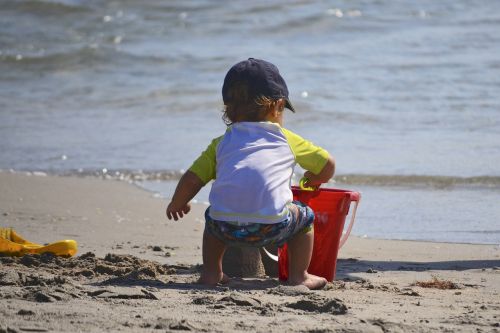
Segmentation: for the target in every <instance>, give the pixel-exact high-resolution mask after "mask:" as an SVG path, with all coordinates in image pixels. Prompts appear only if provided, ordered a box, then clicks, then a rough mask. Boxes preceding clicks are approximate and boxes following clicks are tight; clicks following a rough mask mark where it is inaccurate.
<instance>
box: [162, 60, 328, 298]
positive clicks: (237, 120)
mask: <svg viewBox="0 0 500 333" xmlns="http://www.w3.org/2000/svg"><path fill="white" fill-rule="evenodd" d="M222 97H223V100H224V105H225V109H224V115H223V119H224V121H225V123H226V124H227V125H228V128H227V130H226V132H225V134H224V135H222V136H220V137H218V138H216V139H214V140H213V141H212V143H211V144H210V145H209V146H208V148H207V149H206V150H205V151H204V152H203V153H202V154H201V156H200V157H199V158H198V159H197V160H196V161H195V162H194V163H193V165H192V166H191V168H189V170H188V171H187V172H186V173H185V174H184V175H183V176H182V178H181V179H180V181H179V184H178V185H177V188H176V190H175V193H174V196H173V198H172V201H171V202H170V204H169V205H168V207H167V211H166V213H167V217H168V218H169V219H172V218H173V219H174V220H175V221H177V220H178V219H179V218H182V217H183V216H184V214H187V213H188V212H189V210H190V205H189V201H190V200H191V199H192V198H193V197H194V196H195V195H196V193H198V191H199V190H200V189H201V188H202V187H203V186H204V185H205V184H207V183H208V182H209V181H210V180H215V181H214V182H213V184H212V189H211V191H210V197H209V201H210V207H208V209H207V210H206V212H205V220H206V224H205V232H204V234H203V250H202V252H203V271H202V273H201V277H200V282H201V283H203V284H208V285H215V284H217V283H225V282H227V281H228V277H227V276H226V275H225V274H224V273H223V271H222V257H223V255H224V251H225V250H226V247H227V246H228V245H230V246H254V247H262V246H266V245H269V244H276V245H277V246H283V244H284V243H286V242H287V243H288V256H289V278H288V284H290V285H299V284H303V285H305V286H307V287H308V288H310V289H319V288H322V287H323V286H324V285H325V284H326V280H325V279H324V278H322V277H319V276H315V275H312V274H309V273H308V272H307V267H308V266H309V262H310V260H311V253H312V249H313V240H314V239H313V231H312V222H313V219H314V213H313V212H312V210H311V209H310V208H309V207H308V206H306V205H304V204H303V203H301V202H298V201H293V202H292V200H293V195H292V191H291V188H290V182H291V177H292V174H293V168H294V166H295V164H296V163H299V165H300V166H302V167H303V168H304V169H306V170H307V171H306V172H305V173H304V176H305V177H306V178H307V179H308V181H307V182H306V184H305V185H306V186H313V187H317V186H319V185H320V184H322V183H325V182H327V181H328V180H329V179H330V178H331V177H332V176H333V173H334V170H335V163H334V161H333V159H332V158H331V157H330V155H329V154H328V152H327V151H325V150H324V149H322V148H320V147H317V146H314V145H313V144H312V143H311V142H309V141H306V140H304V139H303V138H301V137H300V136H298V135H297V134H294V133H292V132H290V131H289V130H286V129H285V128H283V127H282V126H283V117H284V109H285V108H288V109H290V110H291V111H292V112H295V110H294V108H293V106H292V104H291V103H290V101H289V100H288V88H287V86H286V83H285V81H284V80H283V78H282V77H281V75H280V74H279V71H278V69H277V68H276V66H274V65H273V64H271V63H269V62H266V61H264V60H259V59H253V58H250V59H248V60H245V61H242V62H239V63H237V64H236V65H234V66H233V67H232V68H231V69H230V70H229V72H228V73H227V75H226V77H225V79H224V85H223V87H222Z"/></svg>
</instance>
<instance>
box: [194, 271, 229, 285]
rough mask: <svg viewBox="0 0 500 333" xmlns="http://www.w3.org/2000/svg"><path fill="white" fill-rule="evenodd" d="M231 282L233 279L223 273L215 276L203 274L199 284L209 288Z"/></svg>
mask: <svg viewBox="0 0 500 333" xmlns="http://www.w3.org/2000/svg"><path fill="white" fill-rule="evenodd" d="M230 280H231V279H230V278H229V276H227V275H226V274H224V273H223V272H222V273H220V274H215V275H211V274H205V273H201V276H200V279H199V280H198V282H197V283H199V284H204V285H207V286H216V285H217V284H226V283H228V282H229V281H230Z"/></svg>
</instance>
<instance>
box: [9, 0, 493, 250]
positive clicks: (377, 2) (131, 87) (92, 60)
mask: <svg viewBox="0 0 500 333" xmlns="http://www.w3.org/2000/svg"><path fill="white" fill-rule="evenodd" d="M498 31H500V2H498V1H469V0H458V1H455V0H453V1H452V0H443V1H430V0H428V1H409V0H408V1H385V0H364V1H284V0H283V1H277V0H272V1H252V2H246V1H160V0H156V1H127V0H119V1H105V0H86V1H78V0H53V1H52V0H51V1H49V0H37V1H34V0H31V1H23V0H16V1H6V0H0V169H4V170H8V169H14V170H24V171H44V172H49V173H55V174H76V175H97V176H103V175H104V176H107V177H115V178H121V179H128V180H134V181H135V182H137V183H139V184H140V185H141V186H143V187H145V188H147V189H149V190H152V191H155V192H158V193H160V194H161V195H163V196H165V197H166V198H168V197H170V196H171V195H172V193H173V190H174V188H175V183H176V181H177V180H178V179H179V177H180V175H181V174H182V171H183V170H185V169H186V168H188V167H189V166H190V164H191V162H192V160H193V159H195V158H196V157H197V156H198V155H199V153H200V152H201V151H202V150H203V149H204V148H205V147H206V146H207V145H208V143H209V142H210V140H211V139H212V138H213V137H216V136H219V135H221V134H222V133H223V132H224V130H225V125H224V124H223V122H222V121H221V109H222V99H221V92H220V91H221V86H222V81H223V78H224V75H225V73H226V71H227V70H228V69H229V68H230V66H232V65H233V64H234V63H236V62H238V61H240V60H243V59H246V58H248V57H255V58H263V59H266V60H268V61H271V62H273V63H275V64H276V65H277V66H278V67H279V68H280V71H281V73H282V75H283V76H284V78H285V80H286V81H287V84H288V87H289V90H290V99H291V101H292V103H293V104H294V106H295V108H296V109H297V113H296V114H292V113H291V112H288V113H287V114H286V115H285V127H287V128H289V129H290V130H292V131H295V132H296V133H298V134H300V135H302V136H303V137H305V138H307V139H310V140H312V141H313V142H314V143H316V144H318V145H320V146H322V147H324V148H326V149H327V150H328V151H330V153H331V154H332V155H333V156H334V157H335V159H336V162H337V176H336V178H335V179H334V181H333V182H331V183H330V184H328V185H327V186H331V187H343V188H350V189H354V190H359V191H361V192H362V195H363V199H362V202H361V204H360V208H359V210H358V217H357V221H356V224H355V227H354V229H353V233H354V234H357V235H361V236H365V235H366V236H368V237H377V238H390V239H418V240H431V241H449V242H471V243H493V244H499V243H500V94H499V92H500V58H499V56H498V55H499V54H500V34H498ZM300 175H301V170H297V175H296V177H295V178H294V181H296V180H297V179H298V178H300ZM208 191H209V189H204V191H202V192H201V193H200V195H199V196H198V197H197V200H198V201H201V202H205V201H207V198H208Z"/></svg>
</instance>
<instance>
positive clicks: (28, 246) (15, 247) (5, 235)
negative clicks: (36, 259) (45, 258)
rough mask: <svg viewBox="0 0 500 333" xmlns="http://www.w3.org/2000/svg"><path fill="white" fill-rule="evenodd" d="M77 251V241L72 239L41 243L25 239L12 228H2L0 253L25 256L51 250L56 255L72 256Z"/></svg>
mask: <svg viewBox="0 0 500 333" xmlns="http://www.w3.org/2000/svg"><path fill="white" fill-rule="evenodd" d="M76 251H77V244H76V241H74V240H71V239H68V240H61V241H57V242H55V243H51V244H48V245H40V244H36V243H32V242H30V241H27V240H25V239H24V238H22V237H21V236H19V235H18V234H17V233H16V232H15V231H14V229H12V228H0V253H3V254H7V255H11V256H23V255H25V254H28V253H31V254H42V253H45V252H51V253H53V254H55V255H56V256H63V257H71V256H74V255H75V254H76Z"/></svg>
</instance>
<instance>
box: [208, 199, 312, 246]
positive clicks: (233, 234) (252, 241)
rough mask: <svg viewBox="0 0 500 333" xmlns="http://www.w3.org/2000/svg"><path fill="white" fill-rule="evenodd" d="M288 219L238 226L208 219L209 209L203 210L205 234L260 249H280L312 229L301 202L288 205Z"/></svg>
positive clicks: (235, 244) (310, 217)
mask: <svg viewBox="0 0 500 333" xmlns="http://www.w3.org/2000/svg"><path fill="white" fill-rule="evenodd" d="M288 208H289V213H288V218H287V219H286V220H285V221H283V222H279V223H273V224H263V223H241V224H238V223H237V222H225V221H217V220H214V219H212V218H211V217H210V215H209V213H208V212H209V210H210V207H208V208H207V210H206V211H205V221H206V223H205V232H209V233H210V234H211V235H213V236H214V237H216V238H217V239H219V240H221V241H223V242H224V243H225V244H226V245H229V246H251V247H263V246H267V245H271V244H275V245H277V246H278V247H282V246H283V245H284V244H285V243H286V242H287V241H288V240H289V239H290V238H292V237H293V236H295V235H296V234H298V233H301V232H302V233H307V232H309V231H311V230H312V228H313V221H314V213H313V211H312V209H311V208H309V206H307V205H305V204H303V203H302V202H300V201H293V202H292V203H291V204H289V207H288Z"/></svg>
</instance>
